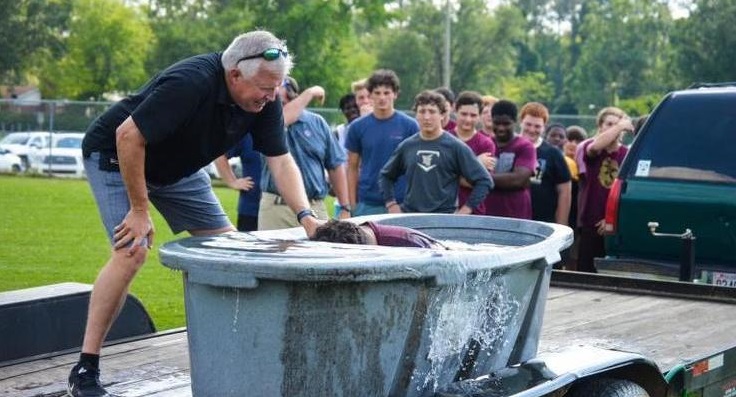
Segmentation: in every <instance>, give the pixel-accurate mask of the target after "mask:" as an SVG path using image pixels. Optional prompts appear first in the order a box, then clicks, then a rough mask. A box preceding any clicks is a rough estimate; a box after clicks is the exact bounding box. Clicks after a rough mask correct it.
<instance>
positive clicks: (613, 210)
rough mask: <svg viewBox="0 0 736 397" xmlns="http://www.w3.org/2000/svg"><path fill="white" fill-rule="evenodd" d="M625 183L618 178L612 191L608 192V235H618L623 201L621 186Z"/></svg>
mask: <svg viewBox="0 0 736 397" xmlns="http://www.w3.org/2000/svg"><path fill="white" fill-rule="evenodd" d="M623 183H624V182H623V181H622V180H621V179H619V178H616V179H615V180H614V181H613V185H612V186H611V190H610V191H609V192H608V201H606V234H614V233H616V226H617V224H618V205H619V202H620V201H621V186H622V185H623Z"/></svg>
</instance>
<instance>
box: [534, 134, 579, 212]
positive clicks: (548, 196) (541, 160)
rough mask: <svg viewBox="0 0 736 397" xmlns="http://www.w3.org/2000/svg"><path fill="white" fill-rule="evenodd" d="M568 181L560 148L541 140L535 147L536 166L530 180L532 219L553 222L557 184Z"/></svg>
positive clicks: (568, 177) (567, 170)
mask: <svg viewBox="0 0 736 397" xmlns="http://www.w3.org/2000/svg"><path fill="white" fill-rule="evenodd" d="M566 182H570V170H569V168H568V167H567V162H566V161H565V156H564V155H563V154H562V152H561V151H560V149H558V148H556V147H554V146H552V145H550V144H549V143H547V142H542V144H541V145H539V147H538V148H537V167H536V168H535V169H534V174H533V175H532V182H531V186H530V187H531V193H532V219H534V220H535V221H543V222H555V212H557V185H559V184H561V183H566Z"/></svg>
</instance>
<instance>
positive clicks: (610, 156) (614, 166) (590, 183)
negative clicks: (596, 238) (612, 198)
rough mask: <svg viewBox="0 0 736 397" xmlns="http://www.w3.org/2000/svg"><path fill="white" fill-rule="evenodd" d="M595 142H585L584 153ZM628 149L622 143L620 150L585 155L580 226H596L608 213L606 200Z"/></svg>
mask: <svg viewBox="0 0 736 397" xmlns="http://www.w3.org/2000/svg"><path fill="white" fill-rule="evenodd" d="M592 143H593V141H592V140H590V141H586V142H584V143H583V144H582V145H581V146H582V150H583V153H585V152H586V150H587V147H588V146H590V145H591V144H592ZM627 152H628V149H627V148H626V146H624V145H620V146H619V148H618V150H616V151H614V152H613V153H609V152H607V151H605V150H603V151H601V152H600V153H599V154H598V156H595V157H590V156H588V155H585V154H584V155H583V161H584V163H585V169H586V170H585V173H584V174H580V182H581V185H580V191H579V192H578V226H580V227H594V226H595V224H596V223H597V222H599V221H600V220H601V219H603V218H604V217H605V215H606V201H607V200H608V192H609V191H610V190H611V186H612V185H613V181H614V180H615V179H616V177H617V176H618V171H619V168H620V167H621V162H622V161H623V160H624V157H625V156H626V153H627Z"/></svg>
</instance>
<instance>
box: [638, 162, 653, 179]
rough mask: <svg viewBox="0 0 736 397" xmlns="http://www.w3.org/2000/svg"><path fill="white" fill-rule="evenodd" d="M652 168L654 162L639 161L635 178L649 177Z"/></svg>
mask: <svg viewBox="0 0 736 397" xmlns="http://www.w3.org/2000/svg"><path fill="white" fill-rule="evenodd" d="M651 166H652V160H639V162H638V163H637V164H636V174H634V175H635V176H644V177H646V176H649V168H650V167H651Z"/></svg>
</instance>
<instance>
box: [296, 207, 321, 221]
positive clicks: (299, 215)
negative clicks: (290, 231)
mask: <svg viewBox="0 0 736 397" xmlns="http://www.w3.org/2000/svg"><path fill="white" fill-rule="evenodd" d="M307 216H311V217H313V218H316V217H317V215H316V214H315V213H314V211H312V209H311V208H305V209H303V210H301V211H299V212H298V213H297V214H296V221H297V222H298V223H302V219H304V217H307Z"/></svg>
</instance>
